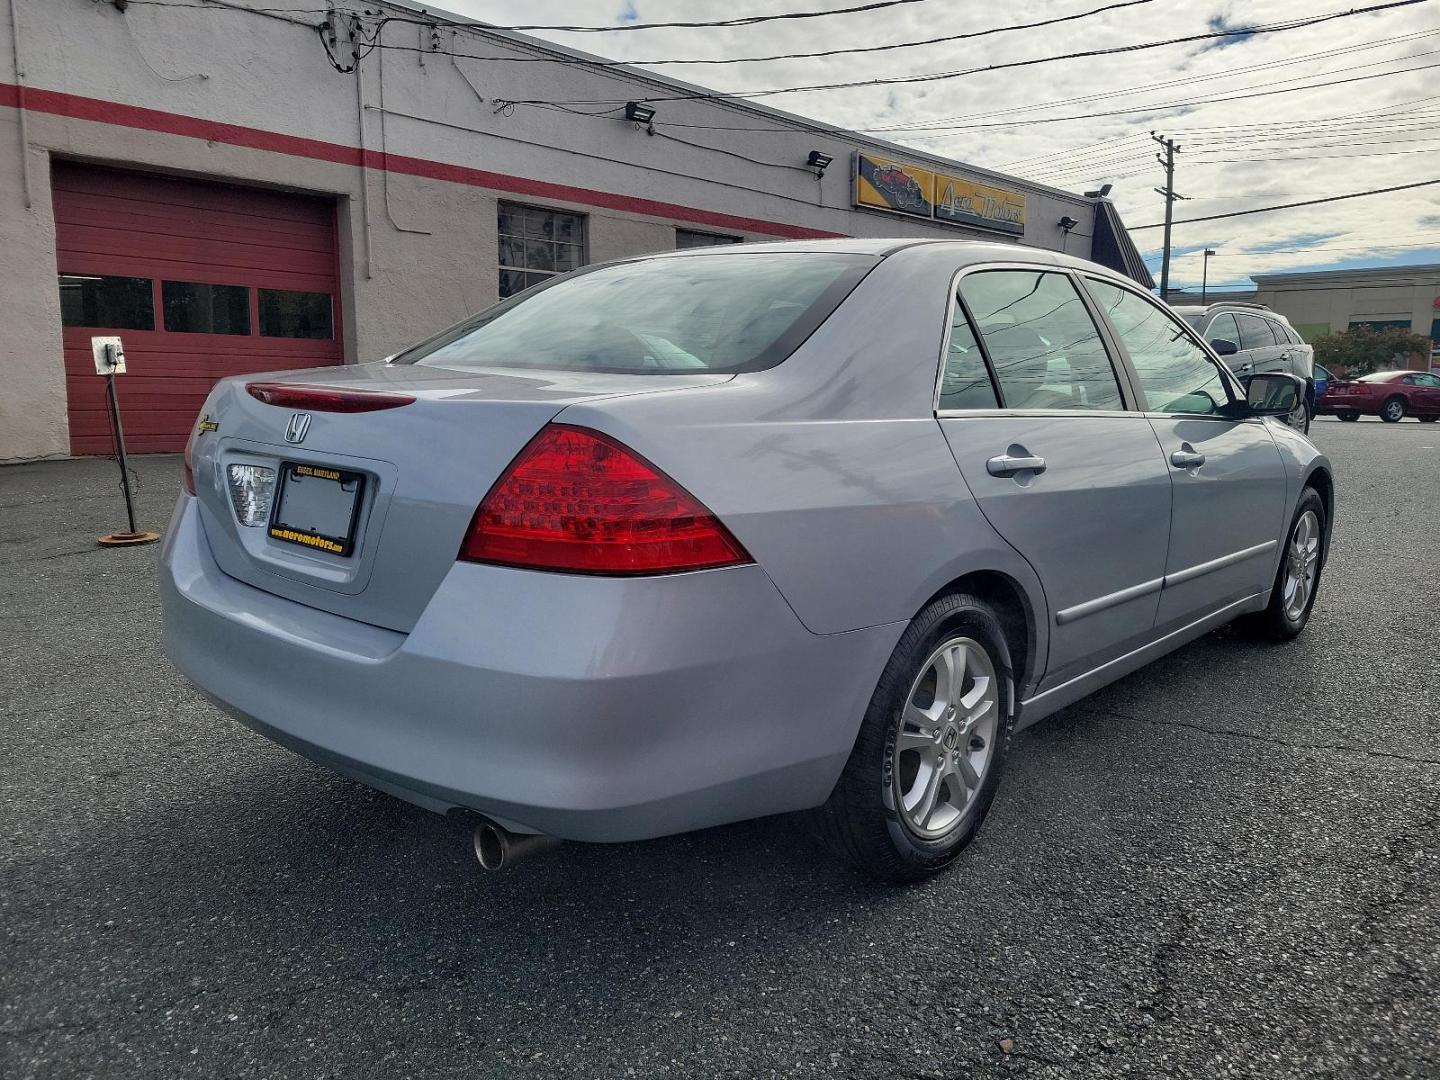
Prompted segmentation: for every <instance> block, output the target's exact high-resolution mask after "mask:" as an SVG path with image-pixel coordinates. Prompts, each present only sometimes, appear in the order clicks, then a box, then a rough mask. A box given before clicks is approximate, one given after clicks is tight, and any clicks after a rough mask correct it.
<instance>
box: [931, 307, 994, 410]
mask: <svg viewBox="0 0 1440 1080" xmlns="http://www.w3.org/2000/svg"><path fill="white" fill-rule="evenodd" d="M999 404H1000V399H999V397H998V396H997V395H996V393H995V384H994V383H993V382H991V381H990V370H989V369H988V368H987V367H986V366H985V356H984V354H983V353H981V351H980V343H979V342H978V341H976V340H975V331H974V330H972V329H971V328H970V320H969V319H967V318H965V309H964V308H963V307H961V306H960V305H959V304H956V305H955V319H954V322H953V324H952V325H951V327H950V344H949V345H948V346H946V349H945V374H944V375H943V376H942V377H941V379H940V408H942V409H993V408H996V407H997V406H998V405H999Z"/></svg>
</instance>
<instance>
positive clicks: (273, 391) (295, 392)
mask: <svg viewBox="0 0 1440 1080" xmlns="http://www.w3.org/2000/svg"><path fill="white" fill-rule="evenodd" d="M245 391H246V393H248V394H249V395H250V396H251V397H253V398H254V399H255V400H256V401H263V402H264V403H265V404H266V405H275V406H278V407H280V408H282V409H308V410H309V411H311V412H335V413H363V412H379V411H380V410H381V409H398V408H400V407H401V406H402V405H410V404H413V403H414V401H415V399H414V398H413V397H411V396H410V395H409V394H392V393H390V392H388V391H383V390H341V389H337V388H335V387H329V386H291V385H289V384H288V383H273V382H252V383H246V384H245Z"/></svg>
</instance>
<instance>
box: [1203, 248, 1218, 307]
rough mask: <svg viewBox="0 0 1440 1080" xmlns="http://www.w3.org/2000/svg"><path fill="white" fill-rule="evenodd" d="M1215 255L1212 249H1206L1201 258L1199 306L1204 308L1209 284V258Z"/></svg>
mask: <svg viewBox="0 0 1440 1080" xmlns="http://www.w3.org/2000/svg"><path fill="white" fill-rule="evenodd" d="M1214 254H1215V249H1214V248H1206V249H1205V254H1204V255H1203V256H1202V260H1201V267H1200V306H1201V307H1204V306H1205V294H1206V292H1207V287H1208V286H1209V284H1210V256H1211V255H1214Z"/></svg>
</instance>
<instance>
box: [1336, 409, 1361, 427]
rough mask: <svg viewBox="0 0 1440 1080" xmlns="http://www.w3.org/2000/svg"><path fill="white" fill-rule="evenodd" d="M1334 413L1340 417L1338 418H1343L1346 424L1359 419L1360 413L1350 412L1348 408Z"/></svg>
mask: <svg viewBox="0 0 1440 1080" xmlns="http://www.w3.org/2000/svg"><path fill="white" fill-rule="evenodd" d="M1335 415H1336V416H1338V417H1340V419H1341V420H1344V421H1345V422H1346V423H1347V424H1353V423H1354V422H1355V421H1356V420H1359V419H1360V414H1359V413H1358V412H1351V411H1349V410H1348V409H1345V410H1342V411H1340V412H1337V413H1336V414H1335Z"/></svg>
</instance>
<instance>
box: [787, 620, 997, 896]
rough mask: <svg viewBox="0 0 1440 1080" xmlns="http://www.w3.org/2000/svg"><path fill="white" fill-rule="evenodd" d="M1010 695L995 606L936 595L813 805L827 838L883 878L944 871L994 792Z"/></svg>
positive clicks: (907, 636)
mask: <svg viewBox="0 0 1440 1080" xmlns="http://www.w3.org/2000/svg"><path fill="white" fill-rule="evenodd" d="M1012 693H1013V676H1012V668H1011V665H1010V653H1009V650H1008V649H1007V648H1006V644H1005V634H1004V631H1003V629H1002V628H1001V625H1000V620H999V619H998V618H997V617H996V615H995V612H994V611H993V610H992V609H991V608H990V607H989V606H988V605H987V604H985V603H984V602H983V601H980V600H978V599H976V598H975V597H973V596H968V595H965V594H963V593H952V594H949V595H946V596H942V597H940V598H938V599H937V600H934V601H932V602H931V603H930V604H929V605H927V606H926V607H925V609H924V610H923V611H921V612H920V614H919V615H917V616H916V617H915V618H914V620H913V621H912V622H911V623H910V626H909V628H908V629H906V631H905V633H904V634H903V635H902V636H901V638H900V641H899V643H898V644H897V645H896V646H895V651H894V652H893V653H892V654H891V656H890V661H889V663H888V664H886V666H885V671H884V673H883V674H882V675H881V676H880V682H879V685H877V686H876V688H875V693H874V696H873V697H872V698H871V699H870V706H869V708H868V709H867V710H866V712H865V718H864V720H863V721H862V722H861V725H860V734H859V736H858V737H857V738H856V740H855V747H854V749H853V750H852V751H851V753H850V759H849V761H848V762H846V765H845V769H844V771H843V772H842V773H841V774H840V780H839V782H838V783H837V784H836V785H835V790H834V791H833V792H831V794H830V798H829V800H828V801H827V802H826V803H825V805H824V806H822V807H820V808H819V809H817V810H814V811H812V812H811V813H812V821H813V824H814V827H815V831H816V832H817V834H818V835H819V837H820V839H821V841H822V842H823V843H824V844H825V845H826V846H827V847H828V848H830V849H831V850H832V851H833V852H834V853H835V854H837V855H838V856H840V857H841V858H843V859H845V860H846V861H848V862H849V863H850V864H851V865H852V866H854V867H855V868H856V869H858V870H860V871H861V872H863V873H865V874H868V875H869V876H871V877H875V878H879V879H880V880H882V881H888V882H893V883H897V884H898V883H903V882H909V881H918V880H920V879H921V878H925V877H928V876H930V875H931V874H935V873H938V872H939V871H941V870H943V869H944V868H945V867H946V866H948V865H949V864H950V863H951V862H953V861H954V860H955V858H956V856H958V855H959V854H960V852H961V851H963V850H964V849H965V847H966V846H967V845H968V844H969V843H970V841H971V840H973V839H974V837H975V834H976V832H978V831H979V828H980V824H981V822H983V821H984V820H985V815H986V813H988V812H989V809H990V804H991V802H992V801H993V800H994V798H995V792H996V790H997V789H998V787H999V784H1000V776H1001V772H1002V770H1003V766H1004V762H1005V756H1006V752H1007V751H1008V749H1009V745H1010V733H1011V725H1012V723H1013V716H1012V713H1013V702H1012Z"/></svg>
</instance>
